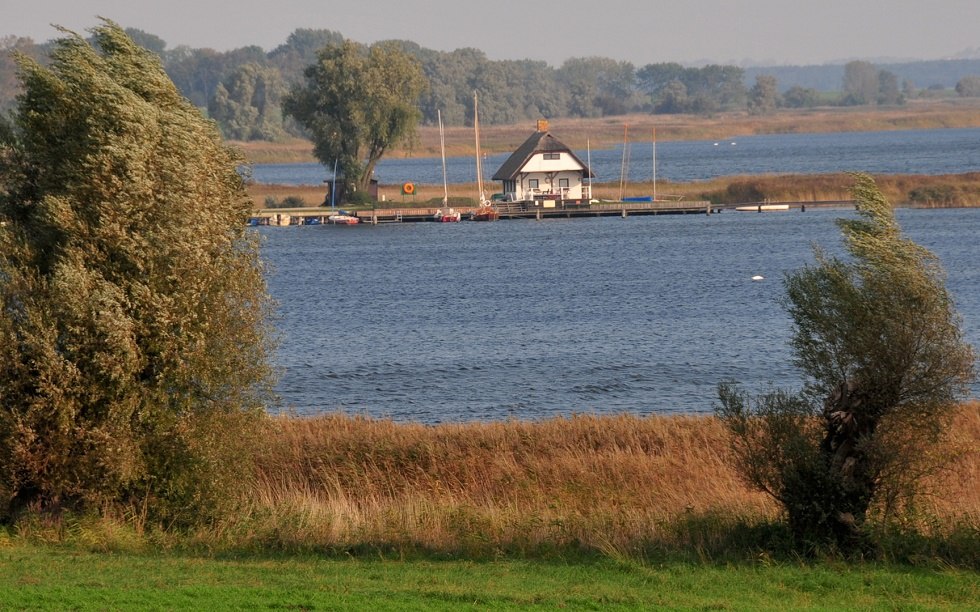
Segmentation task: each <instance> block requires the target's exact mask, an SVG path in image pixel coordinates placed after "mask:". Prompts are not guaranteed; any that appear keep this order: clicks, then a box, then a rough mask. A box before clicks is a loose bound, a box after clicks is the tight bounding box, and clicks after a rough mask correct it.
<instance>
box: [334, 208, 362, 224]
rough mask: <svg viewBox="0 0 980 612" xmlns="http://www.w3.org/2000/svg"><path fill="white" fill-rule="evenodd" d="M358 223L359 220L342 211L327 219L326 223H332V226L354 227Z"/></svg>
mask: <svg viewBox="0 0 980 612" xmlns="http://www.w3.org/2000/svg"><path fill="white" fill-rule="evenodd" d="M360 222H361V220H360V219H358V218H357V216H356V215H352V214H350V213H348V212H347V211H343V210H342V211H340V212H337V213H334V214H332V215H330V216H329V217H327V223H333V224H334V225H356V224H358V223H360Z"/></svg>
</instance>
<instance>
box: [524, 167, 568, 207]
mask: <svg viewBox="0 0 980 612" xmlns="http://www.w3.org/2000/svg"><path fill="white" fill-rule="evenodd" d="M525 170H527V166H525ZM553 172H554V171H550V172H529V173H522V174H521V176H520V180H519V181H518V183H517V199H519V200H531V199H533V198H534V196H535V195H560V196H561V198H562V199H563V200H580V199H582V172H581V170H577V171H565V172H558V173H557V174H552V173H553ZM549 176H553V178H552V179H551V181H550V182H549ZM535 179H536V180H537V181H538V187H537V189H536V190H535V189H534V188H532V187H531V181H532V180H535ZM561 179H568V188H567V189H563V188H562V187H560V185H561Z"/></svg>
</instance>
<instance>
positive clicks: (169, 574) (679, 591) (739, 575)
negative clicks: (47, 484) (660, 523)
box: [0, 545, 980, 610]
mask: <svg viewBox="0 0 980 612" xmlns="http://www.w3.org/2000/svg"><path fill="white" fill-rule="evenodd" d="M977 584H978V574H977V573H976V572H972V571H964V570H952V569H946V570H942V571H938V570H929V569H921V568H911V567H906V566H896V565H878V564H843V563H841V564H837V563H820V564H816V565H808V566H803V565H766V564H746V565H734V566H695V565H687V564H666V565H649V566H648V565H644V564H640V563H622V562H617V561H611V560H605V561H595V562H586V561H576V562H570V563H561V562H555V561H496V562H468V561H410V562H404V561H397V560H383V559H380V558H378V559H341V560H337V559H326V558H318V557H314V556H288V557H286V556H284V557H279V558H263V557H258V556H255V557H242V558H234V559H212V558H203V557H195V556H191V555H183V554H175V555H166V554H129V553H90V552H83V551H79V550H77V549H69V548H48V547H30V546H25V545H15V546H12V547H7V548H0V609H23V608H30V609H37V608H42V609H43V608H47V609H81V610H85V609H100V610H101V609H120V608H126V609H132V608H138V609H175V608H177V609H181V608H183V609H190V608H193V609H208V610H214V609H241V608H289V609H300V610H308V609H337V608H342V609H376V610H398V609H404V610H418V609H428V610H431V609H452V610H459V609H481V610H482V609H494V608H497V609H528V608H537V609H549V610H550V609H556V608H566V609H603V610H605V609H616V608H619V609H651V608H667V609H743V610H749V609H751V610H758V609H780V610H786V609H804V608H818V609H835V610H838V609H860V610H866V609H903V610H905V609H940V610H942V609H946V610H966V609H980V606H978V604H977V602H978V601H980V592H978V586H977Z"/></svg>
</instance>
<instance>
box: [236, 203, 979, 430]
mask: <svg viewBox="0 0 980 612" xmlns="http://www.w3.org/2000/svg"><path fill="white" fill-rule="evenodd" d="M852 214H853V212H851V211H847V210H821V211H812V210H811V211H808V212H806V213H800V212H788V213H766V214H758V213H734V212H730V213H724V214H717V215H711V216H706V215H687V216H669V215H665V216H648V217H630V218H628V219H621V218H601V219H571V220H547V221H532V220H525V221H516V220H515V221H500V222H497V223H447V224H441V223H406V224H393V225H381V226H376V227H370V226H365V227H333V226H299V227H297V226H293V227H287V228H259V229H256V230H255V231H258V232H260V233H261V234H262V235H263V237H264V246H263V255H264V257H265V259H266V260H267V261H268V262H269V263H270V265H271V266H272V270H271V271H270V273H269V277H268V280H269V287H270V291H271V293H272V294H273V296H274V297H275V298H276V299H277V300H278V301H279V314H280V316H279V320H278V321H277V327H278V330H279V332H280V333H281V346H280V349H279V352H278V354H277V358H276V360H277V364H278V366H279V367H280V368H281V370H282V374H281V382H280V384H279V392H280V394H281V396H282V399H283V404H284V408H287V409H291V410H295V411H296V412H298V413H301V414H313V413H320V412H332V411H342V412H347V413H352V414H367V415H372V416H377V417H390V418H393V419H396V420H399V421H422V422H427V423H437V422H460V421H470V420H500V419H507V418H512V417H516V418H522V419H538V418H545V417H551V416H555V415H567V414H571V413H583V412H588V413H620V412H629V413H635V414H650V413H676V412H685V413H702V412H707V411H710V410H711V409H712V406H713V403H714V402H715V388H716V385H717V383H718V382H719V381H722V380H726V379H735V380H737V381H740V382H741V383H743V384H744V385H745V386H747V387H748V388H749V389H750V390H764V389H765V388H767V386H768V385H769V384H770V383H772V384H775V385H778V386H784V387H788V386H798V384H799V380H800V379H799V376H798V373H797V372H796V371H795V369H794V368H793V366H792V364H791V363H790V360H791V353H790V350H789V347H788V341H789V337H790V326H789V319H788V317H787V316H786V314H785V313H784V312H783V310H782V309H781V307H780V306H779V305H778V300H779V299H780V297H781V296H782V295H783V286H782V278H783V275H784V274H785V273H786V272H788V271H792V270H795V269H797V268H799V267H800V266H802V265H804V264H805V263H808V262H812V261H813V256H812V252H811V246H810V245H811V244H813V243H818V244H820V245H821V246H823V247H825V248H827V249H828V250H830V251H832V252H838V251H839V244H840V238H839V231H838V229H837V227H836V225H835V224H834V220H835V219H836V218H838V217H841V216H845V215H852ZM898 216H899V220H900V222H901V223H902V226H903V228H904V229H905V231H906V232H907V233H908V234H909V235H910V237H912V238H913V239H914V240H916V241H918V242H920V243H921V244H923V245H924V246H926V247H928V248H930V249H931V250H933V252H935V253H936V254H937V255H939V256H940V258H941V259H942V262H943V264H944V266H945V267H946V270H947V272H948V275H949V276H948V286H949V288H950V290H951V291H952V292H953V294H954V296H955V298H956V300H957V305H958V307H959V310H960V312H961V314H962V316H963V327H964V330H965V333H966V336H967V338H968V340H969V341H970V342H971V343H972V344H974V346H980V250H978V249H977V248H976V237H977V236H978V235H980V209H960V210H929V211H924V210H900V211H898ZM753 275H762V276H764V277H765V280H763V281H753V280H751V278H752V276H753ZM975 395H976V390H975Z"/></svg>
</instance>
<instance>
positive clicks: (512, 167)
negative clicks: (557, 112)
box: [493, 132, 595, 181]
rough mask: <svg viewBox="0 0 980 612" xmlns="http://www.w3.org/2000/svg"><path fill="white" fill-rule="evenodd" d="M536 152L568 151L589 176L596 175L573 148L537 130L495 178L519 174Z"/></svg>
mask: <svg viewBox="0 0 980 612" xmlns="http://www.w3.org/2000/svg"><path fill="white" fill-rule="evenodd" d="M536 153H567V154H568V155H571V156H572V159H574V160H575V161H576V162H577V163H578V165H579V166H581V167H582V168H583V169H585V171H586V172H587V173H588V176H589V177H593V176H595V175H594V174H592V172H591V171H590V170H589V169H588V168H587V167H586V165H585V164H583V163H582V160H580V159H579V158H578V156H577V155H575V153H573V152H572V150H571V149H569V148H568V147H566V146H565V145H564V144H562V142H561V141H560V140H558V139H557V138H555V137H554V136H552V135H551V132H535V133H533V134H531V137H530V138H528V139H527V140H525V141H524V144H522V145H521V146H519V147H518V148H517V150H516V151H514V153H513V154H511V156H510V157H508V158H507V161H505V162H504V163H503V164H502V165H501V166H500V169H499V170H497V172H496V173H495V174H494V175H493V180H495V181H508V180H511V179H513V178H515V177H516V176H517V174H518V173H519V172H520V171H521V168H523V167H524V165H525V164H527V162H528V160H529V159H531V157H532V156H533V155H535V154H536Z"/></svg>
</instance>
